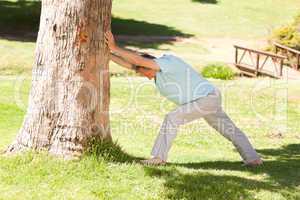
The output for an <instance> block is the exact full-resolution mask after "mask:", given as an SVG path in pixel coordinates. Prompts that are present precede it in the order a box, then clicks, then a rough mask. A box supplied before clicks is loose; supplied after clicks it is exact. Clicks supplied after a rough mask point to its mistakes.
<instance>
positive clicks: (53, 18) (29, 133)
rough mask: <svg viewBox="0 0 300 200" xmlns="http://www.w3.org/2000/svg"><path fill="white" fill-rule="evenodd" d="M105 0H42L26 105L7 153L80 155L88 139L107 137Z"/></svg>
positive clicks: (107, 22)
mask: <svg viewBox="0 0 300 200" xmlns="http://www.w3.org/2000/svg"><path fill="white" fill-rule="evenodd" d="M110 23H111V0H64V1H62V0H43V1H42V11H41V20H40V28H39V33H38V39H37V46H36V52H35V64H34V67H33V74H32V88H31V92H30V96H29V107H28V109H27V114H26V116H25V119H24V122H23V125H22V128H21V129H20V131H19V134H18V135H17V137H16V139H15V141H14V142H13V143H12V144H11V145H10V146H9V147H8V149H7V151H6V152H7V153H16V152H20V151H23V150H25V149H29V148H30V149H34V150H47V151H49V152H50V153H51V154H54V155H59V156H63V157H65V158H69V157H71V158H72V157H74V156H75V157H76V156H80V155H82V153H83V152H84V150H85V149H86V148H87V145H88V141H89V139H91V138H93V137H97V138H101V139H111V136H110V129H109V87H110V83H109V71H108V61H109V50H108V48H107V47H106V45H105V42H104V33H105V32H106V31H107V30H109V29H110Z"/></svg>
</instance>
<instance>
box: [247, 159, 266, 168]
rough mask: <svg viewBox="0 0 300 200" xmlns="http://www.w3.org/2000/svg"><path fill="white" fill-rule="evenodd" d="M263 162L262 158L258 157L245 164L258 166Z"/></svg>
mask: <svg viewBox="0 0 300 200" xmlns="http://www.w3.org/2000/svg"><path fill="white" fill-rule="evenodd" d="M262 164H263V161H262V160H261V159H256V160H253V161H251V162H248V163H246V164H245V166H248V167H257V166H260V165H262Z"/></svg>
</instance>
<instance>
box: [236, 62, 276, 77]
mask: <svg viewBox="0 0 300 200" xmlns="http://www.w3.org/2000/svg"><path fill="white" fill-rule="evenodd" d="M236 67H237V68H238V69H239V70H240V71H241V73H242V74H246V75H248V76H251V77H255V76H256V69H255V68H253V67H251V66H248V65H245V64H236ZM257 73H258V74H259V75H264V76H269V77H272V78H277V79H279V78H280V76H277V75H274V74H273V73H272V72H270V71H266V70H259V71H258V72H257Z"/></svg>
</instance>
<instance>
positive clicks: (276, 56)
mask: <svg viewBox="0 0 300 200" xmlns="http://www.w3.org/2000/svg"><path fill="white" fill-rule="evenodd" d="M234 47H235V48H237V49H243V50H246V51H250V52H253V53H258V54H261V55H265V56H271V57H274V58H279V59H286V58H287V57H286V56H282V55H277V54H274V53H269V52H266V51H259V50H255V49H250V48H246V47H242V46H238V45H234Z"/></svg>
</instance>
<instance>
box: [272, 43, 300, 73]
mask: <svg viewBox="0 0 300 200" xmlns="http://www.w3.org/2000/svg"><path fill="white" fill-rule="evenodd" d="M274 46H275V51H276V54H278V53H279V52H282V53H283V55H285V56H286V57H287V59H288V60H289V61H290V60H291V59H292V58H291V57H290V56H289V55H292V57H294V58H296V60H297V61H296V64H295V65H293V64H292V67H293V68H294V69H296V70H300V51H298V50H296V49H292V48H290V47H287V46H284V45H282V44H279V43H277V42H275V43H274Z"/></svg>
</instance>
